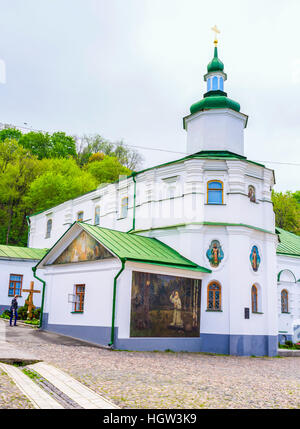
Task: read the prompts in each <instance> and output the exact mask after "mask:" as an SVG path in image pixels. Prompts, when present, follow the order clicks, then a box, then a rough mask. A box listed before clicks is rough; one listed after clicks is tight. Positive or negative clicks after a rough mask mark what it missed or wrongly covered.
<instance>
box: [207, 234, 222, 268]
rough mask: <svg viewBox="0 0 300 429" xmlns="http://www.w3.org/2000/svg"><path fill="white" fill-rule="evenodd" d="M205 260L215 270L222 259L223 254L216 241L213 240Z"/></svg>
mask: <svg viewBox="0 0 300 429" xmlns="http://www.w3.org/2000/svg"><path fill="white" fill-rule="evenodd" d="M206 256H207V259H208V260H209V263H210V265H211V266H212V267H214V268H216V267H218V266H219V265H220V262H221V261H222V259H223V258H224V252H223V250H222V247H221V245H220V242H219V241H218V240H213V241H212V242H211V243H210V245H209V248H208V249H207V252H206Z"/></svg>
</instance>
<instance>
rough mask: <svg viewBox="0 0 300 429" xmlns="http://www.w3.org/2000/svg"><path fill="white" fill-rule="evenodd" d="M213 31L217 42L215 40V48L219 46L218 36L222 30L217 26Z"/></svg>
mask: <svg viewBox="0 0 300 429" xmlns="http://www.w3.org/2000/svg"><path fill="white" fill-rule="evenodd" d="M211 29H212V31H214V33H215V40H214V44H215V46H217V44H218V38H217V34H220V30H219V29H218V27H217V26H216V25H215V26H214V27H212V28H211Z"/></svg>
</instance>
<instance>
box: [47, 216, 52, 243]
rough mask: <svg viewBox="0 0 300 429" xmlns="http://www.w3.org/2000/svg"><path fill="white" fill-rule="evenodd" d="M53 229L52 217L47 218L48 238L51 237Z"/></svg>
mask: <svg viewBox="0 0 300 429" xmlns="http://www.w3.org/2000/svg"><path fill="white" fill-rule="evenodd" d="M51 231H52V219H48V220H47V227H46V238H50V236H51Z"/></svg>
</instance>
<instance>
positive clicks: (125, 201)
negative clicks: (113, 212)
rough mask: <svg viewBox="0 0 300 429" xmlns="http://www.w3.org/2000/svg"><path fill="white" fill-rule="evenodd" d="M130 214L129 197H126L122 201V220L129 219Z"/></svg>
mask: <svg viewBox="0 0 300 429" xmlns="http://www.w3.org/2000/svg"><path fill="white" fill-rule="evenodd" d="M127 214H128V197H124V198H122V200H121V218H125V217H127Z"/></svg>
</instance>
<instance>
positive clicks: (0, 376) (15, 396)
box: [0, 369, 34, 409]
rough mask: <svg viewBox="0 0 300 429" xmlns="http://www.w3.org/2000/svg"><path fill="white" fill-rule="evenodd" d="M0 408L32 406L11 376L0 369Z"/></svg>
mask: <svg viewBox="0 0 300 429" xmlns="http://www.w3.org/2000/svg"><path fill="white" fill-rule="evenodd" d="M0 408H1V409H3V408H6V409H20V408H22V409H24V408H34V407H33V405H32V404H31V402H30V401H29V400H28V399H27V397H26V396H25V395H23V393H22V392H20V390H19V388H18V387H17V386H16V385H15V383H14V382H13V381H12V380H11V378H10V377H9V376H8V375H7V374H6V373H5V372H4V371H2V370H1V369H0Z"/></svg>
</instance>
